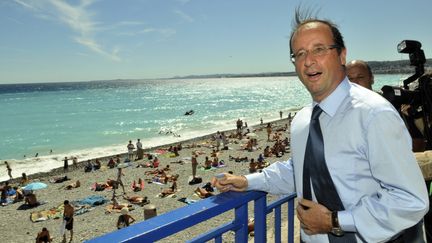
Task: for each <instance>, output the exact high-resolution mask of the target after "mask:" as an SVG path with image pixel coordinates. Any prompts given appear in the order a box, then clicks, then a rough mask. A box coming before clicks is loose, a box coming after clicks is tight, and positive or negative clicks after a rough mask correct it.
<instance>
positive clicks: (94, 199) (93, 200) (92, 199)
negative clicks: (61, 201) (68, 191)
mask: <svg viewBox="0 0 432 243" xmlns="http://www.w3.org/2000/svg"><path fill="white" fill-rule="evenodd" d="M106 202H108V200H107V199H105V197H103V196H100V195H91V196H88V197H86V198H84V199H82V200H78V201H74V202H73V203H74V204H78V205H90V206H98V205H102V204H104V203H106Z"/></svg>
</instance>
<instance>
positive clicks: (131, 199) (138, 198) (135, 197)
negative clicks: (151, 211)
mask: <svg viewBox="0 0 432 243" xmlns="http://www.w3.org/2000/svg"><path fill="white" fill-rule="evenodd" d="M123 198H124V199H125V200H127V201H129V202H130V203H133V204H139V205H141V206H142V205H144V204H148V203H150V201H149V200H148V199H147V197H142V196H138V195H132V196H123Z"/></svg>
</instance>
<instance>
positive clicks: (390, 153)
mask: <svg viewBox="0 0 432 243" xmlns="http://www.w3.org/2000/svg"><path fill="white" fill-rule="evenodd" d="M296 21H297V26H296V27H295V28H294V30H293V32H292V35H291V39H290V49H291V57H292V62H293V64H294V65H295V68H296V72H297V75H298V77H299V79H300V80H301V82H302V83H303V85H304V86H305V87H306V89H307V90H308V91H309V93H310V94H311V97H312V104H311V105H310V106H306V107H304V108H303V109H302V110H301V111H299V112H298V113H297V115H296V116H295V117H294V120H293V122H292V126H291V146H292V147H291V151H292V153H291V156H292V157H291V158H290V159H289V160H288V161H285V162H277V163H274V164H272V165H271V166H269V167H267V168H265V169H264V170H263V172H262V173H254V174H250V175H246V176H237V175H230V174H224V176H223V177H222V178H218V179H217V178H214V179H213V180H212V184H213V185H214V186H216V187H217V188H218V190H219V191H221V192H225V191H229V190H233V191H245V190H261V191H267V192H269V193H272V194H288V193H291V192H297V196H298V199H299V200H298V203H299V205H298V207H297V217H298V219H299V221H300V224H301V239H302V241H303V242H363V241H364V242H401V241H400V240H402V242H403V238H404V237H405V235H406V231H405V229H408V228H411V227H416V226H417V225H420V228H421V220H422V218H423V216H424V215H425V213H426V212H427V211H428V207H429V200H428V195H427V190H426V186H425V183H424V181H423V176H422V174H421V171H420V169H419V166H418V164H417V162H416V160H415V158H414V155H413V153H412V151H411V139H410V136H409V133H408V131H407V129H406V127H405V125H404V123H403V121H402V119H401V118H400V116H399V114H398V113H397V112H396V110H395V109H394V108H393V106H392V105H391V104H390V103H389V102H387V101H386V100H385V99H384V98H382V97H381V96H380V95H378V94H376V93H374V92H372V91H370V90H367V89H364V88H361V87H359V86H357V85H353V84H351V83H350V82H349V81H348V78H347V77H346V71H345V64H346V48H345V44H344V42H343V37H342V35H341V34H340V32H339V30H338V28H337V27H336V26H335V25H334V24H333V23H331V22H330V21H325V20H320V19H314V18H306V19H302V16H301V14H300V13H296ZM315 106H318V107H319V109H320V110H322V112H321V113H318V114H319V115H318V118H316V117H315V118H314V119H315V120H314V122H316V119H318V124H319V126H320V129H321V130H320V133H322V134H321V139H322V140H323V142H322V144H323V149H322V151H321V153H322V154H323V156H322V157H324V162H323V163H321V164H320V166H322V165H323V166H324V167H325V168H326V169H327V170H328V174H329V177H330V181H331V183H332V184H333V187H334V189H335V193H336V195H338V199H339V200H340V202H341V204H342V209H341V208H338V209H333V208H332V207H333V206H332V205H324V204H325V203H324V202H323V201H321V199H320V198H318V196H317V195H322V194H324V195H325V194H326V192H325V189H327V188H326V187H325V186H323V187H322V188H321V189H324V192H323V190H318V188H319V187H318V186H316V185H320V184H319V183H318V184H314V183H310V185H309V187H308V186H305V187H303V186H304V185H307V184H306V183H304V182H305V181H306V182H307V181H308V180H310V181H312V182H314V181H313V179H312V178H314V179H318V180H320V179H322V176H321V174H319V175H314V176H312V175H311V176H310V178H309V177H306V178H309V179H307V180H305V179H304V178H303V177H304V176H305V174H304V171H305V169H308V167H307V166H306V167H304V165H305V164H308V165H309V164H310V162H309V161H310V160H311V159H308V160H305V157H307V158H308V157H309V152H308V153H306V149H307V148H308V146H307V142H308V143H309V139H308V136H309V135H311V134H312V132H311V131H310V127H312V125H311V126H310V124H311V116H312V109H315V108H316V107H315ZM315 142H316V141H315ZM312 143H313V142H312ZM311 147H313V146H311ZM305 148H306V149H305ZM306 162H308V163H306ZM308 171H309V173H311V174H313V172H314V171H311V170H309V169H308ZM308 190H309V191H312V197H311V199H310V200H308V199H305V198H303V196H304V194H303V193H305V192H306V191H308ZM419 222H420V223H419ZM347 237H348V238H347ZM349 237H351V238H349ZM420 237H421V236H420ZM335 240H336V241H335ZM421 240H422V239H420V242H421ZM411 242H414V239H413V241H411Z"/></svg>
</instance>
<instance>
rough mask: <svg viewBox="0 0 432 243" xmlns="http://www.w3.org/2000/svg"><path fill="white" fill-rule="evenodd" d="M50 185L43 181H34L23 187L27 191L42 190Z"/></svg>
mask: <svg viewBox="0 0 432 243" xmlns="http://www.w3.org/2000/svg"><path fill="white" fill-rule="evenodd" d="M47 187H48V185H47V184H45V183H42V182H32V183H30V184H28V185H27V186H25V187H23V188H22V189H23V190H26V191H35V190H40V189H44V188H47Z"/></svg>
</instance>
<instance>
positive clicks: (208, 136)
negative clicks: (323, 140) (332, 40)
mask: <svg viewBox="0 0 432 243" xmlns="http://www.w3.org/2000/svg"><path fill="white" fill-rule="evenodd" d="M297 111H298V110H294V111H290V112H297ZM287 121H288V118H282V119H275V120H270V121H268V122H264V123H263V125H261V124H259V123H257V124H252V125H250V126H249V128H251V131H252V130H253V129H256V128H258V127H260V126H265V125H266V124H267V123H279V122H287ZM235 131H236V129H228V130H220V132H225V133H232V132H235ZM216 133H217V132H213V133H210V134H206V135H202V136H198V137H193V138H189V139H185V140H180V141H178V142H172V143H166V144H161V145H157V146H152V147H147V148H144V149H143V151H144V153H148V152H150V151H152V150H157V149H161V148H165V147H166V148H168V147H169V146H174V145H176V144H179V143H182V144H183V143H185V144H186V143H193V142H196V141H201V140H205V139H211V138H212V137H213V136H214V135H215V134H216ZM135 142H136V141H135ZM134 145H135V143H134ZM125 150H126V149H125ZM135 152H136V150H135ZM116 156H120V158H121V160H124V158H126V157H127V152H124V153H114V154H109V155H106V156H100V157H94V158H89V159H85V160H82V161H78V163H77V167H76V168H74V166H73V165H72V164H71V163H72V158H69V161H68V162H69V167H68V170H69V171H74V170H76V169H82V168H84V166H85V165H84V163H86V162H87V160H91V161H94V160H96V159H99V160H100V161H101V163H102V164H104V163H106V162H108V160H109V159H110V158H111V157H113V158H115V157H116ZM5 161H7V160H5ZM59 162H62V165H61V166H58V167H56V168H53V169H50V170H49V171H42V172H36V173H32V174H27V173H26V175H27V177H28V178H29V179H39V178H42V177H46V176H58V175H60V174H64V172H63V161H62V160H61V161H59ZM21 178H22V177H21V175H19V176H18V177H14V178H13V179H6V180H0V183H4V182H6V181H9V182H13V183H17V182H19V181H20V179H21Z"/></svg>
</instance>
